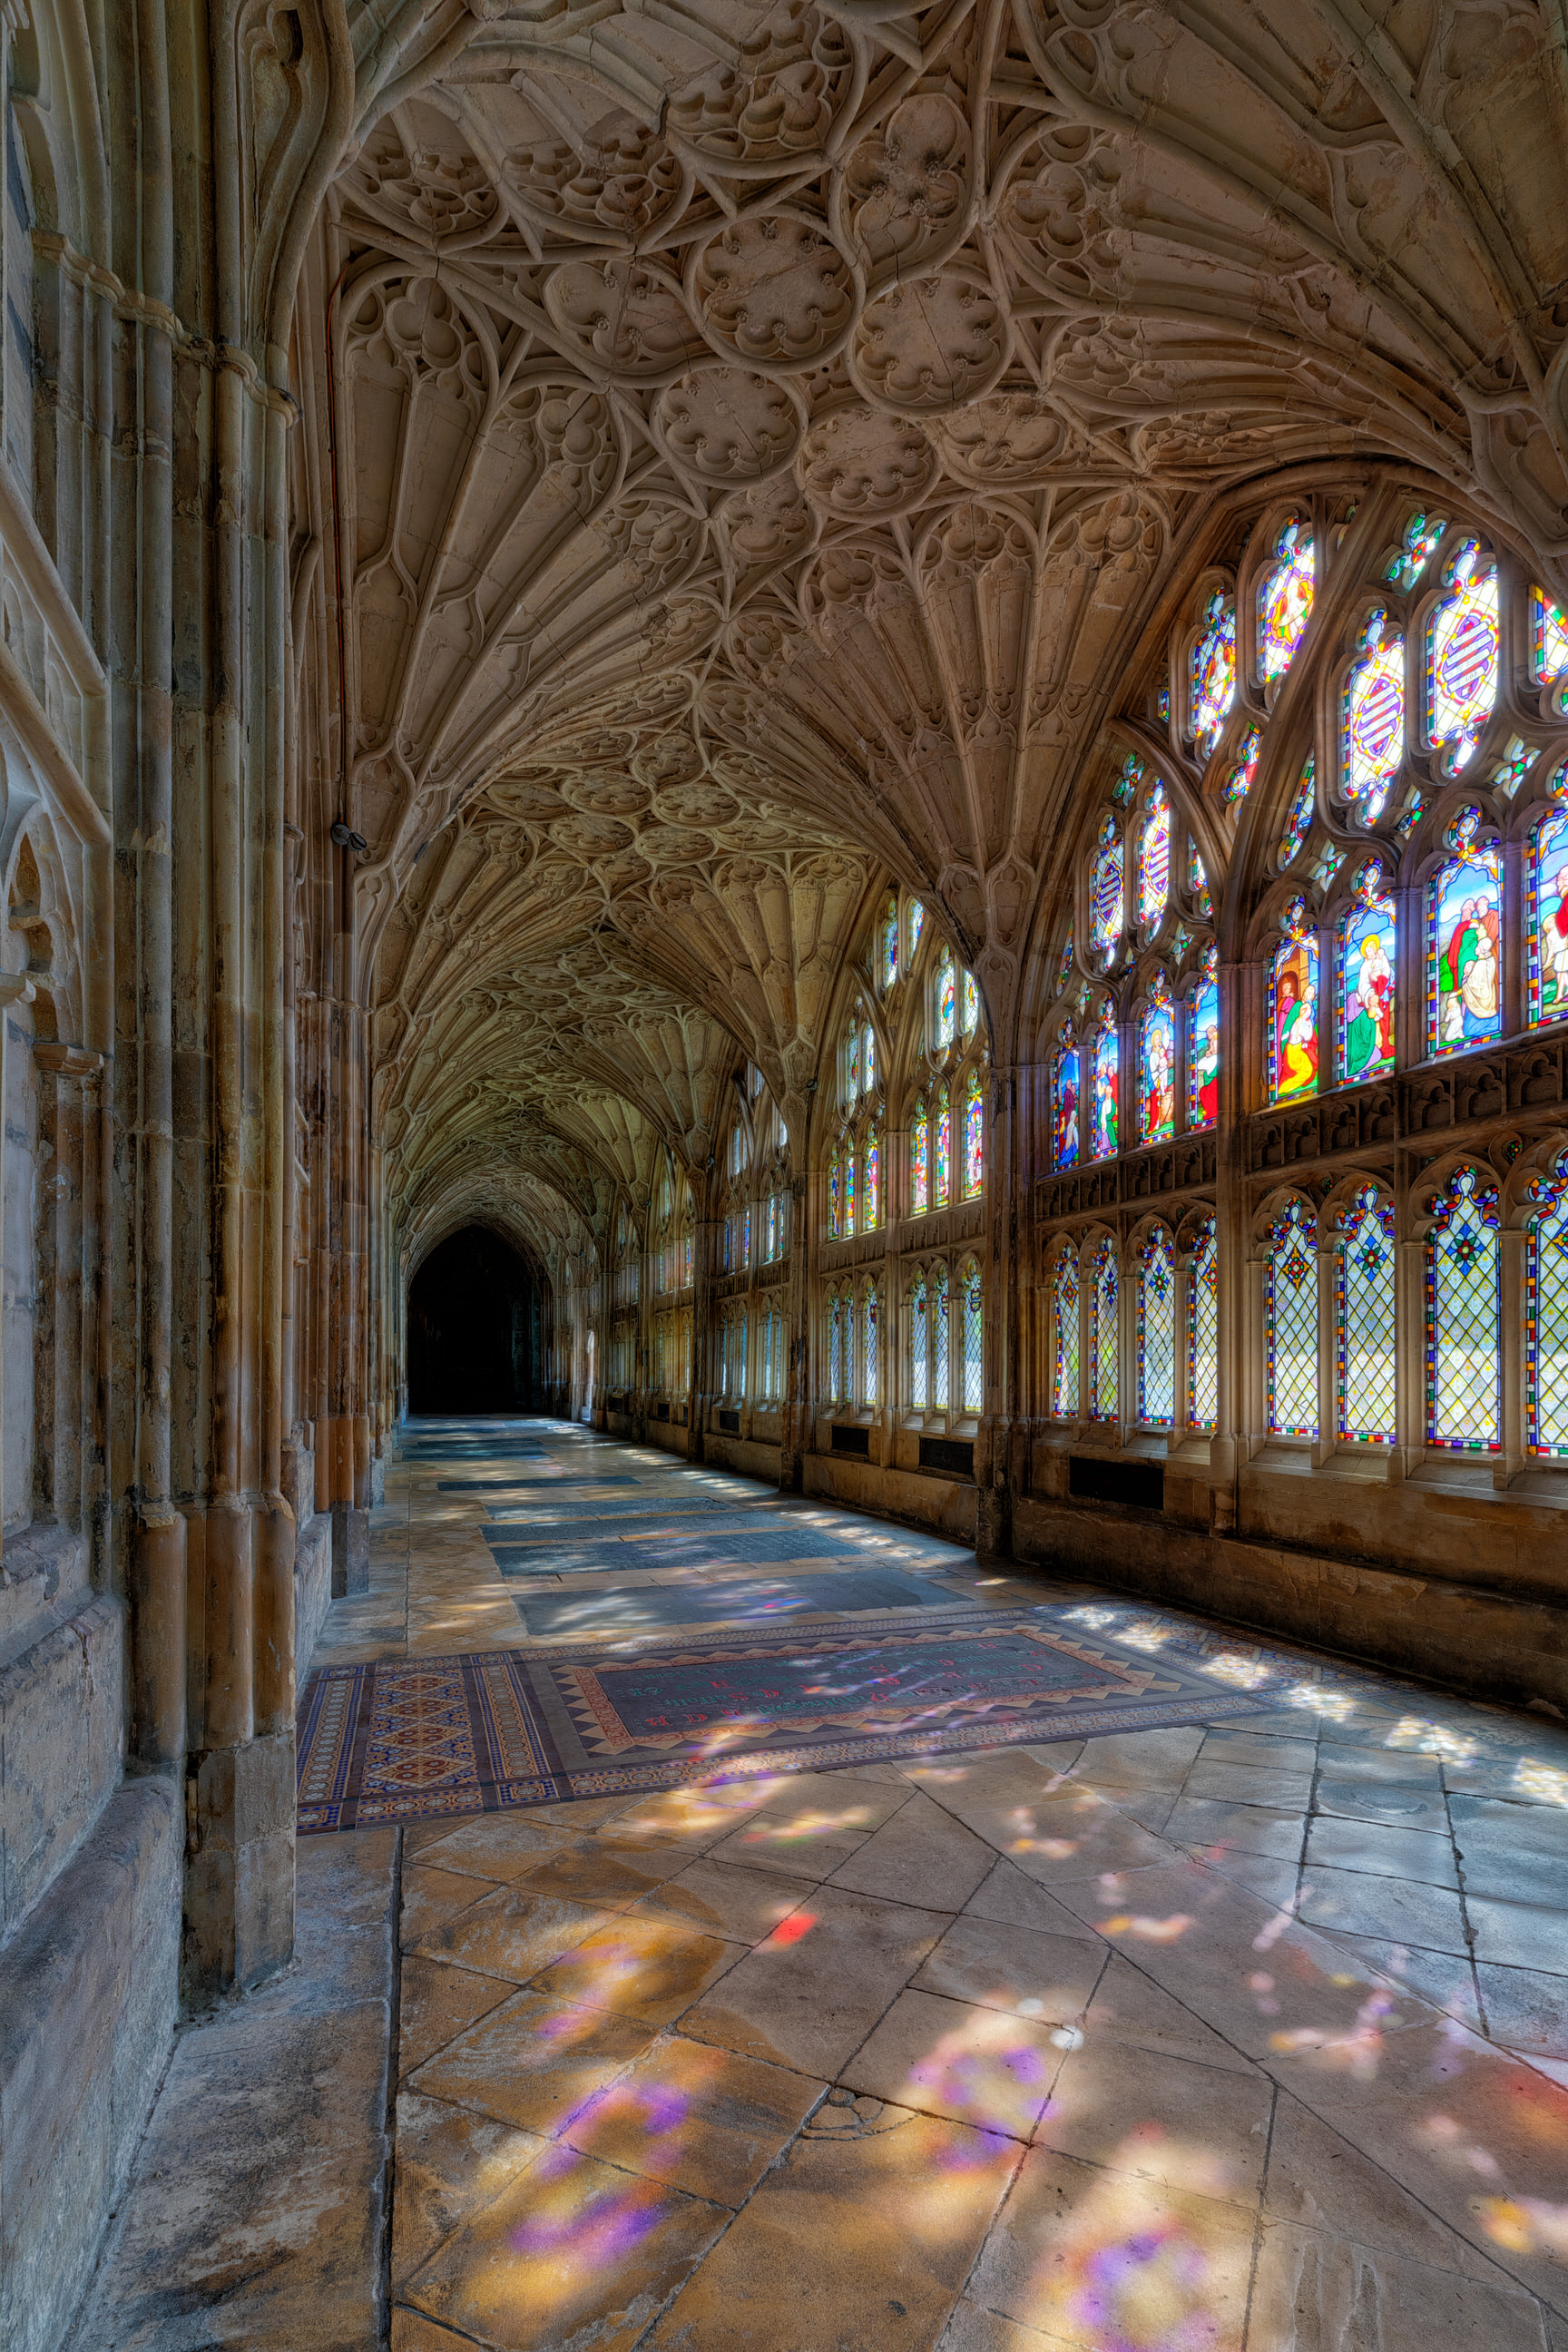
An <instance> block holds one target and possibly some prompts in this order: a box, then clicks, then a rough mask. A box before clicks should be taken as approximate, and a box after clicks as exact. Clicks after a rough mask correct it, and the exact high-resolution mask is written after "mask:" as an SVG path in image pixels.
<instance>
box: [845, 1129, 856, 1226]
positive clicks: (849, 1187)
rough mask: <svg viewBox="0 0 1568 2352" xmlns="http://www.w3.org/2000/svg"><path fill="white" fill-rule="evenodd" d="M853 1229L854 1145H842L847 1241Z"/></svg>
mask: <svg viewBox="0 0 1568 2352" xmlns="http://www.w3.org/2000/svg"><path fill="white" fill-rule="evenodd" d="M854 1231H855V1147H854V1145H853V1144H852V1143H848V1144H846V1145H845V1147H844V1236H845V1239H846V1240H848V1239H850V1238H851V1237H852V1235H853V1234H854Z"/></svg>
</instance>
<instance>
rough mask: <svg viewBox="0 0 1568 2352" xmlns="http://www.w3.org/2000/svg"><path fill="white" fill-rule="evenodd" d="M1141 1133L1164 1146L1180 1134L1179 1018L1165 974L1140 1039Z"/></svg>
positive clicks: (1156, 985)
mask: <svg viewBox="0 0 1568 2352" xmlns="http://www.w3.org/2000/svg"><path fill="white" fill-rule="evenodd" d="M1138 1131H1139V1135H1140V1137H1141V1139H1142V1141H1143V1142H1144V1143H1163V1142H1164V1141H1165V1139H1166V1138H1167V1137H1169V1136H1172V1135H1174V1133H1175V1131H1176V1015H1175V1009H1174V1007H1173V1004H1172V1003H1171V992H1170V990H1169V988H1168V987H1167V985H1166V983H1165V976H1164V974H1163V972H1161V973H1159V974H1158V975H1157V976H1156V978H1155V981H1154V984H1153V988H1152V993H1151V996H1150V1000H1149V1005H1148V1009H1147V1011H1146V1012H1145V1013H1144V1015H1143V1021H1142V1029H1141V1031H1140V1034H1139V1039H1138Z"/></svg>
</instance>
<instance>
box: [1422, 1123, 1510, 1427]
mask: <svg viewBox="0 0 1568 2352" xmlns="http://www.w3.org/2000/svg"><path fill="white" fill-rule="evenodd" d="M1497 1235H1498V1193H1497V1186H1496V1185H1495V1184H1494V1183H1493V1182H1492V1181H1491V1179H1490V1178H1489V1176H1487V1175H1486V1174H1485V1173H1484V1171H1481V1170H1480V1169H1477V1168H1459V1169H1457V1170H1456V1171H1455V1172H1454V1174H1453V1175H1452V1176H1451V1177H1450V1178H1449V1180H1448V1182H1447V1186H1446V1187H1445V1189H1444V1191H1443V1192H1442V1194H1441V1196H1440V1198H1439V1200H1438V1202H1437V1209H1436V1215H1435V1217H1434V1218H1433V1221H1432V1232H1431V1235H1430V1238H1429V1239H1428V1241H1427V1244H1426V1435H1427V1438H1428V1441H1429V1442H1430V1443H1431V1444H1434V1445H1441V1446H1446V1447H1447V1449H1448V1450H1449V1451H1450V1452H1451V1453H1467V1454H1495V1453H1496V1452H1497V1451H1498V1449H1499V1447H1500V1444H1501V1442H1502V1439H1501V1402H1500V1371H1501V1357H1500V1324H1499V1311H1498V1310H1499V1282H1498V1238H1497Z"/></svg>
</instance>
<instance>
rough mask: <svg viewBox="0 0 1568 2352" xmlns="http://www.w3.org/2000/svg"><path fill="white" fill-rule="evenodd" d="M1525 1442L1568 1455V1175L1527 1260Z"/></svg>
mask: <svg viewBox="0 0 1568 2352" xmlns="http://www.w3.org/2000/svg"><path fill="white" fill-rule="evenodd" d="M1525 1267H1526V1273H1525V1311H1524V1402H1525V1444H1527V1445H1528V1446H1529V1448H1530V1451H1531V1453H1532V1454H1553V1455H1558V1456H1562V1455H1568V1175H1564V1173H1563V1171H1562V1164H1561V1162H1560V1163H1559V1172H1558V1175H1557V1177H1556V1180H1555V1182H1554V1184H1553V1185H1552V1188H1551V1192H1550V1195H1549V1203H1548V1205H1547V1206H1546V1207H1544V1208H1542V1212H1541V1213H1540V1215H1539V1216H1538V1217H1537V1218H1536V1220H1535V1222H1534V1223H1533V1224H1532V1225H1531V1229H1530V1245H1529V1249H1528V1251H1527V1254H1526V1258H1525Z"/></svg>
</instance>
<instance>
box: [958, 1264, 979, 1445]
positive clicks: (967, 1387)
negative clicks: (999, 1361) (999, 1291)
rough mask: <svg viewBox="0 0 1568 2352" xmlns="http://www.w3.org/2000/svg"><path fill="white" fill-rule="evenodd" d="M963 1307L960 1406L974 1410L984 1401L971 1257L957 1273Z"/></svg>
mask: <svg viewBox="0 0 1568 2352" xmlns="http://www.w3.org/2000/svg"><path fill="white" fill-rule="evenodd" d="M958 1282H959V1298H960V1301H961V1303H962V1306H963V1410H964V1412H979V1411H980V1409H981V1407H982V1405H984V1402H985V1372H984V1349H983V1346H982V1341H983V1339H984V1329H983V1326H982V1320H981V1318H982V1313H983V1301H982V1297H981V1287H980V1268H979V1266H978V1265H976V1263H975V1261H974V1260H973V1258H971V1259H970V1260H969V1262H968V1264H967V1265H965V1266H964V1268H963V1273H962V1274H961V1275H960V1276H959V1277H958Z"/></svg>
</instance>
